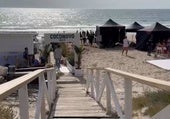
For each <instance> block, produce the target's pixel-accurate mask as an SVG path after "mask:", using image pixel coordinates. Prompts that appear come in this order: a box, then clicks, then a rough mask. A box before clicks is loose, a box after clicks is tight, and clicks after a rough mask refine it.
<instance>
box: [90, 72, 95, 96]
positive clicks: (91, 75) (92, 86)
mask: <svg viewBox="0 0 170 119" xmlns="http://www.w3.org/2000/svg"><path fill="white" fill-rule="evenodd" d="M93 78H94V77H93V70H92V69H91V70H90V81H91V97H92V98H94V97H95V95H94V79H93Z"/></svg>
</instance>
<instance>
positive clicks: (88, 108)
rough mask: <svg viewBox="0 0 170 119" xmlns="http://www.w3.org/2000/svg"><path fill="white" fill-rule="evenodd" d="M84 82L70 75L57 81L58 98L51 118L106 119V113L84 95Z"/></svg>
mask: <svg viewBox="0 0 170 119" xmlns="http://www.w3.org/2000/svg"><path fill="white" fill-rule="evenodd" d="M83 82H84V81H83V80H80V79H78V78H76V77H73V76H71V74H70V75H65V76H62V77H61V78H60V79H58V80H57V85H58V97H57V100H56V105H55V108H54V109H53V112H52V115H53V118H68V117H70V118H71V117H72V118H78V117H80V118H87V117H91V118H94V117H97V118H102V117H108V116H107V115H106V112H105V111H104V110H102V108H101V107H100V106H99V105H98V104H97V103H96V102H95V101H94V100H93V99H92V98H91V97H89V96H88V95H86V93H85V88H84V83H83Z"/></svg>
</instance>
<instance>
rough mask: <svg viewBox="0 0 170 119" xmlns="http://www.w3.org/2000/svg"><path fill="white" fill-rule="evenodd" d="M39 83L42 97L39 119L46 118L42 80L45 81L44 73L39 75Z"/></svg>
mask: <svg viewBox="0 0 170 119" xmlns="http://www.w3.org/2000/svg"><path fill="white" fill-rule="evenodd" d="M39 81H40V82H39V84H40V85H41V86H42V88H41V91H42V92H41V93H42V98H41V100H42V101H41V119H46V112H45V95H44V81H45V78H44V74H42V75H41V76H40V79H39Z"/></svg>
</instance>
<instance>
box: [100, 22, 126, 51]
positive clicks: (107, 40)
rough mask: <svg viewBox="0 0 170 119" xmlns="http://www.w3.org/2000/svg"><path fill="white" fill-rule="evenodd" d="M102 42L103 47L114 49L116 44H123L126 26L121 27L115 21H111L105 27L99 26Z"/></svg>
mask: <svg viewBox="0 0 170 119" xmlns="http://www.w3.org/2000/svg"><path fill="white" fill-rule="evenodd" d="M99 29H100V35H101V36H102V40H101V42H100V45H101V46H102V47H104V48H105V47H113V46H114V45H115V43H117V42H122V40H123V38H124V36H125V26H122V25H119V24H118V23H116V22H114V21H113V20H111V19H109V20H108V21H107V22H106V23H105V24H104V25H103V26H99Z"/></svg>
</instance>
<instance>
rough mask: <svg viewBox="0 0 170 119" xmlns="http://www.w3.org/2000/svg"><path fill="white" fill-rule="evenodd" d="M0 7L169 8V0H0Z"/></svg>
mask: <svg viewBox="0 0 170 119" xmlns="http://www.w3.org/2000/svg"><path fill="white" fill-rule="evenodd" d="M0 7H21V8H25V7H26V8H85V9H86V8H87V9H170V0H0Z"/></svg>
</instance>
